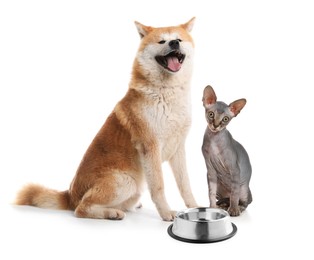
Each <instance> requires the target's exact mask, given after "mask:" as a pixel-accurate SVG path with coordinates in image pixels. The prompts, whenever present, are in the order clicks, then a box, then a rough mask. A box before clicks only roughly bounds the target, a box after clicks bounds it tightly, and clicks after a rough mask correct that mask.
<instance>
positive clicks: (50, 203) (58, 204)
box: [15, 184, 70, 209]
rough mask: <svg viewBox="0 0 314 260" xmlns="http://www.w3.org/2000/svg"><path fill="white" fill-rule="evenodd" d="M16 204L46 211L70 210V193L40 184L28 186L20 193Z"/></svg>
mask: <svg viewBox="0 0 314 260" xmlns="http://www.w3.org/2000/svg"><path fill="white" fill-rule="evenodd" d="M15 204H16V205H29V206H35V207H39V208H46V209H70V197H69V191H56V190H53V189H48V188H45V187H44V186H41V185H38V184H28V185H26V186H24V187H23V188H22V189H21V190H20V191H19V192H18V194H17V196H16V200H15Z"/></svg>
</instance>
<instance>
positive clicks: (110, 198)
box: [74, 173, 139, 220]
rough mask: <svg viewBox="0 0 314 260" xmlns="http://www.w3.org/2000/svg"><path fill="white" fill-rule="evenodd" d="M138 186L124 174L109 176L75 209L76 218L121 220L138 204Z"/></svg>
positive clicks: (102, 179) (88, 192) (93, 188)
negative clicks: (127, 211) (126, 212)
mask: <svg viewBox="0 0 314 260" xmlns="http://www.w3.org/2000/svg"><path fill="white" fill-rule="evenodd" d="M138 198H139V197H138V196H137V184H136V182H135V180H134V179H133V178H132V177H130V176H128V175H127V174H124V173H117V174H108V175H107V176H104V177H102V178H101V179H100V181H99V182H97V184H96V185H94V186H93V187H92V188H90V189H89V190H88V191H87V192H86V193H85V194H84V196H83V198H82V200H81V201H80V203H79V204H78V206H77V207H76V209H75V212H74V213H75V216H77V217H80V218H97V219H113V220H120V219H123V218H124V216H125V211H126V210H128V208H126V206H127V207H129V208H130V209H131V208H132V207H133V206H134V205H135V203H137V202H138Z"/></svg>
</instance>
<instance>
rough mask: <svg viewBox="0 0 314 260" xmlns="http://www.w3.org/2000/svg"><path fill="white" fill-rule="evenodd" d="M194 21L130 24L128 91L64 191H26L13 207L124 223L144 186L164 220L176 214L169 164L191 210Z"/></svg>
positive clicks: (34, 188)
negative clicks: (166, 178) (188, 156)
mask: <svg viewBox="0 0 314 260" xmlns="http://www.w3.org/2000/svg"><path fill="white" fill-rule="evenodd" d="M193 23H194V18H192V19H191V20H190V21H188V22H187V23H185V24H181V25H179V26H171V27H158V28H154V27H150V26H145V25H143V24H140V23H139V22H135V25H136V27H137V30H138V32H139V34H140V37H141V43H140V46H139V50H138V52H137V55H136V57H135V60H134V65H133V71H132V77H131V81H130V84H129V89H128V91H127V93H126V95H125V96H124V98H122V100H121V101H120V102H118V103H117V105H116V106H115V108H114V110H113V111H112V113H111V114H110V115H109V117H108V118H107V120H106V122H105V124H104V125H103V126H102V128H101V129H100V131H99V132H98V134H97V135H96V137H95V138H94V140H93V141H92V143H91V145H90V146H89V148H88V150H87V151H86V153H85V155H84V157H83V159H82V161H81V164H80V166H79V168H78V170H77V172H76V175H75V177H74V179H73V181H72V183H71V185H70V188H69V190H67V191H63V192H59V191H56V190H52V189H48V188H45V187H43V186H41V185H37V184H29V185H27V186H25V187H24V188H23V189H22V190H21V191H20V192H19V193H18V195H17V198H16V204H18V205H32V206H37V207H41V208H51V209H70V210H74V211H75V215H76V216H77V217H82V218H103V219H123V218H124V216H125V212H126V211H128V210H132V209H134V208H136V207H139V206H140V203H139V199H140V195H141V193H142V191H143V188H144V187H145V185H144V184H145V182H147V186H148V189H149V191H150V194H151V198H152V200H153V202H154V203H155V205H156V208H157V210H158V212H159V214H160V216H161V218H162V219H163V220H166V221H171V220H173V218H174V216H175V213H176V212H175V211H172V210H171V209H170V207H169V205H168V203H167V201H166V198H165V192H164V182H163V175H162V162H164V161H168V162H169V163H170V166H171V169H172V171H173V174H174V176H175V179H176V182H177V186H178V188H179V191H180V194H181V196H182V198H183V200H184V202H185V205H186V206H187V207H196V206H197V204H196V202H195V199H194V197H193V195H192V191H191V188H190V182H189V177H188V174H187V169H186V162H185V139H186V136H187V133H188V130H189V128H190V124H191V111H190V80H191V74H192V65H193V64H192V63H193V52H194V43H193V40H192V37H191V35H190V34H189V32H190V31H191V30H192V27H193Z"/></svg>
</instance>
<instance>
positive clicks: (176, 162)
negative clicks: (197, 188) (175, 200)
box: [169, 145, 197, 208]
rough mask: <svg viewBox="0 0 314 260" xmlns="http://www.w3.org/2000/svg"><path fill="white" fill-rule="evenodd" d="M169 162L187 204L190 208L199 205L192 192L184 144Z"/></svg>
mask: <svg viewBox="0 0 314 260" xmlns="http://www.w3.org/2000/svg"><path fill="white" fill-rule="evenodd" d="M169 164H170V167H171V169H172V172H173V174H174V177H175V180H176V182H177V186H178V188H179V191H180V194H181V197H182V198H183V200H184V203H185V205H186V206H187V207H188V208H193V207H197V203H196V201H195V199H194V196H193V194H192V190H191V186H190V180H189V176H188V173H187V169H186V159H185V150H184V145H180V147H179V148H178V150H177V152H176V153H175V154H174V155H173V156H172V158H171V159H170V160H169Z"/></svg>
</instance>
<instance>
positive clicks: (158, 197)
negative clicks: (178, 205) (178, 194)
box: [138, 143, 176, 221]
mask: <svg viewBox="0 0 314 260" xmlns="http://www.w3.org/2000/svg"><path fill="white" fill-rule="evenodd" d="M138 148H140V149H138V151H139V153H140V157H141V163H142V166H143V170H144V173H145V176H146V181H147V185H148V189H149V191H150V195H151V198H152V201H153V202H154V203H155V205H156V208H157V210H158V212H159V215H160V216H161V218H162V219H163V220H165V221H172V220H173V219H174V217H175V215H176V212H175V211H172V210H171V209H170V207H169V205H168V203H167V200H166V196H165V190H164V181H163V175H162V167H161V164H162V160H161V153H160V149H159V147H158V145H157V144H156V143H150V144H148V143H145V144H141V145H139V146H138Z"/></svg>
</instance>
